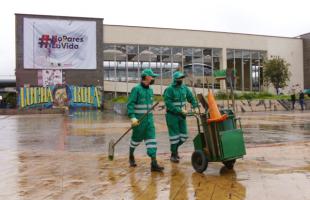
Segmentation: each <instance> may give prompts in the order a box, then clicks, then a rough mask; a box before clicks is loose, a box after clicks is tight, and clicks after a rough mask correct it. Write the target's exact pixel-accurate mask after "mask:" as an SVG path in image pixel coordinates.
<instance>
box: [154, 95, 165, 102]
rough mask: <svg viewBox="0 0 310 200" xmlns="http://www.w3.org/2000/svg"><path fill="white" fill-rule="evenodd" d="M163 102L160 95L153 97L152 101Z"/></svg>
mask: <svg viewBox="0 0 310 200" xmlns="http://www.w3.org/2000/svg"><path fill="white" fill-rule="evenodd" d="M163 100H164V98H163V96H160V95H155V96H154V101H163Z"/></svg>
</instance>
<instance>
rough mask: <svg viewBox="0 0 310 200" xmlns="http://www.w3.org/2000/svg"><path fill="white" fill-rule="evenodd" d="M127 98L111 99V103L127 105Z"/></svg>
mask: <svg viewBox="0 0 310 200" xmlns="http://www.w3.org/2000/svg"><path fill="white" fill-rule="evenodd" d="M127 101H128V97H127V96H120V97H116V98H114V99H112V102H113V103H127Z"/></svg>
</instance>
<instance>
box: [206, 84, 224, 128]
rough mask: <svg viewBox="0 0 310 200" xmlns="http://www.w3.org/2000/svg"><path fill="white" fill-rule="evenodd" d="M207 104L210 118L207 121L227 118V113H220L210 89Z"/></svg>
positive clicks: (218, 120)
mask: <svg viewBox="0 0 310 200" xmlns="http://www.w3.org/2000/svg"><path fill="white" fill-rule="evenodd" d="M208 106H209V113H210V118H209V119H208V123H211V122H222V121H224V120H225V119H227V117H228V116H227V114H224V115H221V113H220V111H219V109H218V107H217V104H216V101H215V99H214V96H213V94H212V91H211V90H209V91H208Z"/></svg>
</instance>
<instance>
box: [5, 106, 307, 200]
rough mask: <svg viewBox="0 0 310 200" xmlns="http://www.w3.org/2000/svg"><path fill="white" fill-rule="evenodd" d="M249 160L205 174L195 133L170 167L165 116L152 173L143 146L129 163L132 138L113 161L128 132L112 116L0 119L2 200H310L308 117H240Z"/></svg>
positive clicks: (159, 122)
mask: <svg viewBox="0 0 310 200" xmlns="http://www.w3.org/2000/svg"><path fill="white" fill-rule="evenodd" d="M239 116H240V117H241V119H242V127H243V130H244V133H245V140H246V146H247V155H246V156H245V157H244V158H243V159H239V160H237V162H236V164H235V167H234V170H228V169H226V168H225V167H223V165H222V164H221V163H210V164H209V167H208V169H207V170H206V171H205V173H203V174H198V173H195V172H194V170H193V168H192V166H191V163H190V158H191V153H192V152H193V144H192V141H191V140H192V139H193V138H194V137H195V135H196V132H197V127H196V123H195V120H194V119H191V118H189V119H188V123H189V132H190V135H189V136H190V139H189V140H188V141H187V142H186V143H185V144H184V145H183V146H182V147H181V149H180V151H181V157H182V158H181V162H180V163H179V164H171V163H170V161H169V142H168V136H167V128H166V125H165V119H164V116H163V115H156V118H155V121H156V130H157V133H158V134H157V139H158V142H157V143H158V159H159V162H160V163H161V164H163V165H164V166H165V171H164V173H151V172H150V169H149V168H150V166H149V159H148V158H147V156H146V154H145V146H144V145H142V144H141V145H140V146H139V147H138V149H137V152H136V155H137V156H136V157H137V164H138V167H136V168H129V167H128V163H127V159H128V158H127V153H128V143H129V135H128V136H126V137H125V138H124V140H122V141H121V142H120V143H119V145H118V146H117V147H116V150H115V156H114V161H109V160H108V159H107V144H108V142H109V141H110V140H111V139H112V138H114V139H116V138H117V137H119V136H120V135H121V133H123V132H125V131H126V129H127V128H128V126H129V121H128V119H127V118H126V117H123V116H119V115H115V114H113V113H111V112H106V113H101V112H94V111H91V112H75V113H70V114H66V115H57V114H54V115H27V116H25V115H20V116H19V115H15V116H4V115H2V116H0V178H1V180H2V181H1V182H0V199H31V200H32V199H81V200H84V199H148V200H151V199H216V200H217V199H255V200H256V199H294V200H295V199H310V190H309V186H310V112H298V111H295V112H273V113H272V112H267V113H246V114H240V115H239Z"/></svg>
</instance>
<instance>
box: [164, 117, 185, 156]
mask: <svg viewBox="0 0 310 200" xmlns="http://www.w3.org/2000/svg"><path fill="white" fill-rule="evenodd" d="M166 123H167V126H168V131H169V140H170V151H171V153H176V152H177V151H178V148H179V146H181V145H182V144H183V143H184V142H185V141H186V140H187V138H188V133H187V124H186V118H185V117H182V116H180V115H177V114H173V113H169V112H168V113H167V114H166Z"/></svg>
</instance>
